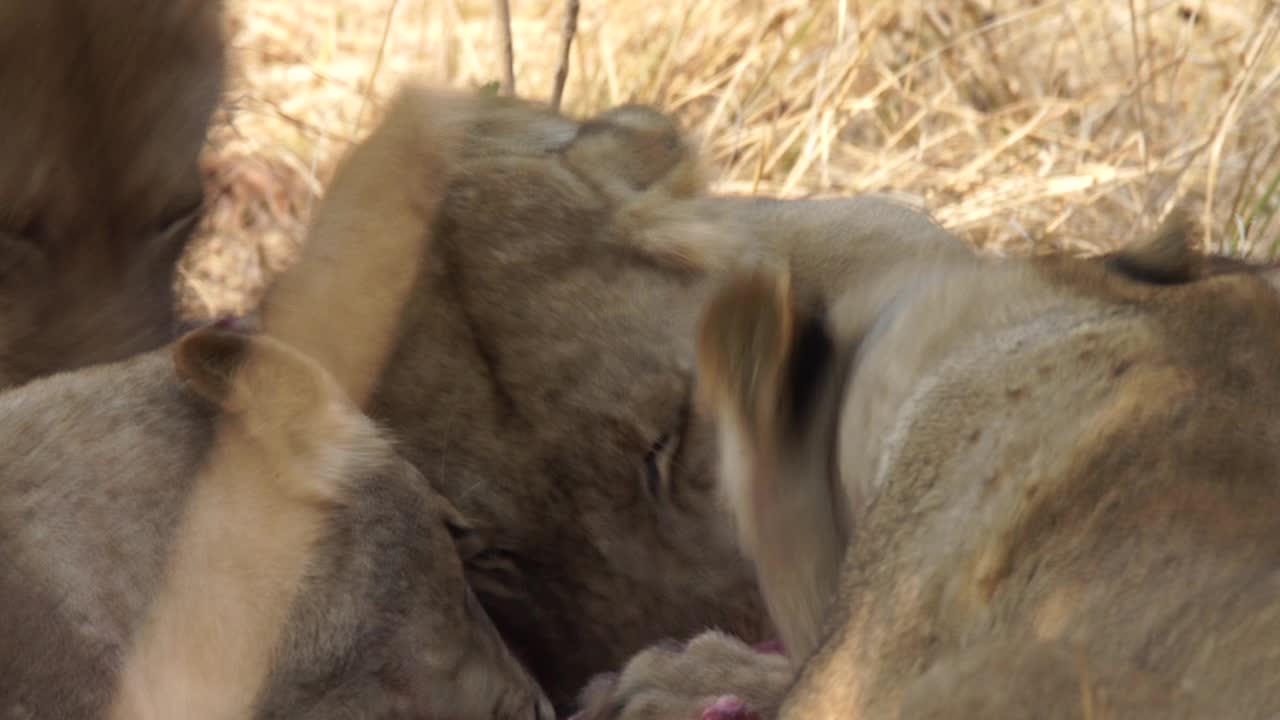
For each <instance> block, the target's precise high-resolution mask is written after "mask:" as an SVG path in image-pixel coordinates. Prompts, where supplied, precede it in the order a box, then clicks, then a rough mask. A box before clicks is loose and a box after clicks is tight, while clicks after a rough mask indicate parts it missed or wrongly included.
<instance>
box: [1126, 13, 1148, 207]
mask: <svg viewBox="0 0 1280 720" xmlns="http://www.w3.org/2000/svg"><path fill="white" fill-rule="evenodd" d="M1129 39H1130V41H1131V42H1132V43H1133V66H1134V67H1133V76H1134V77H1135V78H1138V82H1137V83H1136V84H1135V86H1134V100H1135V103H1136V107H1137V110H1138V142H1139V149H1140V150H1141V151H1142V181H1143V188H1142V193H1141V197H1142V221H1143V222H1146V221H1147V217H1146V215H1147V204H1148V198H1149V197H1150V183H1151V151H1150V148H1149V147H1148V146H1147V142H1148V141H1147V113H1146V106H1145V101H1144V100H1143V92H1142V91H1143V89H1144V86H1145V85H1146V83H1145V82H1143V80H1142V77H1143V75H1142V70H1143V65H1144V62H1143V61H1144V60H1146V56H1145V54H1144V53H1143V52H1142V45H1141V43H1139V42H1138V8H1137V7H1136V6H1135V5H1134V2H1133V0H1129Z"/></svg>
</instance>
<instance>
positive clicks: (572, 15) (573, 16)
mask: <svg viewBox="0 0 1280 720" xmlns="http://www.w3.org/2000/svg"><path fill="white" fill-rule="evenodd" d="M577 32H578V0H565V4H564V26H563V28H562V30H561V33H560V64H559V65H557V66H556V84H555V86H554V87H552V88H551V109H552V110H556V111H559V110H560V99H561V98H562V97H563V96H564V84H565V81H566V80H568V79H569V48H570V47H572V46H573V36H574V35H575V34H577Z"/></svg>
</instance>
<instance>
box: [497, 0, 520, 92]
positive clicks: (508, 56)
mask: <svg viewBox="0 0 1280 720" xmlns="http://www.w3.org/2000/svg"><path fill="white" fill-rule="evenodd" d="M493 13H494V20H495V21H496V22H497V23H498V49H499V51H500V52H501V53H502V85H501V87H500V88H499V89H500V90H501V92H502V94H503V95H508V96H513V95H515V94H516V58H515V51H513V50H512V49H511V6H510V5H509V4H508V0H493Z"/></svg>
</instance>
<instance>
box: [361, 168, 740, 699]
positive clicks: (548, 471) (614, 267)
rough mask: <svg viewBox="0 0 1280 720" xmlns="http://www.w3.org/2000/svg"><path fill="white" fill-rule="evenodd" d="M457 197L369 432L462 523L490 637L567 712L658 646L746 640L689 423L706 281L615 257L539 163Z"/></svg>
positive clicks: (701, 448)
mask: <svg viewBox="0 0 1280 720" xmlns="http://www.w3.org/2000/svg"><path fill="white" fill-rule="evenodd" d="M455 177H456V179H455V181H454V182H453V183H452V184H451V186H450V190H449V194H448V197H447V199H446V202H445V207H444V210H443V211H442V213H441V215H440V217H439V218H438V220H437V229H438V231H439V232H438V234H436V235H435V239H434V247H433V249H432V252H431V254H430V257H428V258H427V260H426V262H425V263H424V266H425V268H426V269H425V270H424V273H423V276H422V277H421V279H420V282H419V287H418V289H417V290H416V291H415V294H414V298H413V299H412V300H411V301H410V304H409V306H408V308H407V310H406V315H405V317H404V318H403V321H402V322H403V333H402V338H401V340H400V343H399V346H398V347H397V349H396V350H395V351H394V352H393V355H392V358H391V360H390V362H389V367H388V370H387V372H386V374H385V376H384V377H383V378H382V380H381V383H380V384H381V389H380V390H379V391H378V393H377V395H376V397H375V399H374V402H373V406H372V409H371V414H372V415H373V416H374V417H375V418H377V419H378V420H380V421H381V422H383V423H384V424H385V425H387V426H388V427H391V428H394V429H395V430H396V432H397V434H398V435H399V437H401V438H402V439H404V442H403V443H402V445H401V448H400V449H401V452H403V453H404V454H405V455H406V456H407V457H408V458H409V459H410V461H411V462H413V464H414V465H416V466H417V467H419V468H420V469H422V470H423V472H424V474H426V475H427V476H428V479H429V480H430V481H431V482H432V483H433V484H434V485H436V486H437V487H438V488H440V490H441V492H442V493H443V494H444V495H446V496H447V497H448V498H449V499H450V500H451V501H452V502H453V503H454V504H456V505H457V506H458V508H459V510H460V511H461V512H462V513H463V514H464V515H466V516H467V517H468V518H469V519H470V520H471V521H472V522H473V523H474V524H475V527H476V529H477V534H478V535H477V540H476V542H475V543H474V545H473V546H472V547H470V548H469V549H464V550H463V561H464V565H465V566H466V568H467V574H468V579H469V581H470V582H471V585H472V587H473V588H474V589H475V591H476V593H477V595H478V596H479V598H480V600H481V602H482V603H483V604H484V605H485V607H486V609H487V610H488V611H489V613H490V614H491V615H492V616H493V618H494V621H495V623H496V624H497V625H498V627H499V629H500V630H501V631H502V633H503V636H504V637H505V638H506V639H507V641H508V643H509V644H511V646H512V648H513V650H515V651H516V652H517V654H519V655H521V656H522V657H523V659H524V660H525V661H526V663H527V664H528V665H529V666H530V668H531V670H532V671H533V672H534V674H535V675H536V676H537V679H538V681H539V682H540V683H541V684H542V685H543V688H544V689H545V690H546V691H547V693H548V695H549V696H550V697H551V698H552V699H553V701H555V702H557V703H558V704H563V703H564V702H566V701H567V700H568V699H569V698H570V697H571V696H572V694H573V693H574V692H575V691H576V690H577V689H578V688H579V687H580V686H581V684H582V683H583V682H584V681H585V679H586V677H587V676H588V675H589V673H591V672H593V671H597V670H599V669H601V668H606V667H610V666H614V665H616V664H618V663H619V662H620V661H621V660H622V659H624V658H625V657H627V656H628V655H629V654H630V653H632V652H634V651H636V650H637V649H639V648H640V647H643V646H644V645H645V644H647V643H649V642H652V641H653V640H655V639H657V638H660V637H663V636H671V637H684V636H688V635H690V634H692V633H694V632H696V631H698V630H700V629H702V628H705V627H707V626H710V625H715V626H718V627H722V628H725V629H726V630H727V631H731V632H736V633H740V634H742V635H745V636H749V637H750V636H756V635H758V634H759V633H760V632H761V631H762V630H763V628H762V627H761V625H762V622H763V611H762V609H761V606H760V604H759V599H758V594H757V593H756V591H755V590H754V584H753V583H754V581H753V579H752V576H751V573H750V570H749V568H748V566H747V564H746V563H745V561H744V560H743V558H742V556H741V555H740V553H739V552H738V551H737V550H736V548H735V546H734V544H733V538H732V534H731V532H730V529H729V528H728V527H727V525H726V522H727V519H726V518H725V516H724V515H723V514H722V513H721V512H720V508H719V506H718V496H717V492H716V490H715V487H714V481H713V478H714V462H715V459H714V435H713V432H712V428H711V425H710V423H709V422H708V420H707V419H706V418H704V417H702V416H701V415H700V414H699V413H698V411H697V410H696V408H695V407H694V403H693V399H694V384H695V378H694V376H693V364H692V360H693V327H694V322H695V320H696V313H697V309H698V307H699V305H700V302H701V298H702V296H703V295H704V293H705V291H706V284H705V280H704V278H703V277H702V276H701V275H698V274H694V273H688V272H680V271H675V270H671V269H666V268H664V267H662V266H661V265H660V264H658V263H654V262H649V261H648V260H647V259H646V258H643V257H640V256H639V255H637V254H636V253H634V252H631V251H629V250H628V249H627V247H626V245H627V244H626V243H624V242H611V241H610V240H611V239H610V238H608V237H607V236H605V235H604V233H607V232H611V231H612V230H611V229H610V227H611V226H610V225H609V223H608V219H609V215H608V213H609V208H608V206H607V203H606V202H605V201H604V200H603V199H601V198H600V197H599V196H598V195H596V194H595V193H594V191H593V190H592V189H591V188H589V187H588V186H586V185H584V184H583V183H582V181H580V180H579V179H578V178H577V176H575V175H573V174H572V173H569V172H567V171H565V170H563V166H562V165H560V164H559V163H557V162H556V161H555V160H554V158H552V157H551V156H550V153H548V154H547V155H546V156H544V157H539V156H537V155H535V154H529V155H527V156H523V157H514V156H506V157H501V158H495V157H487V158H486V157H479V158H475V159H472V160H469V161H467V162H464V163H463V166H462V167H461V168H460V169H459V170H458V171H457V173H456V175H455ZM427 407H430V408H432V409H431V410H430V412H426V411H425V408H427Z"/></svg>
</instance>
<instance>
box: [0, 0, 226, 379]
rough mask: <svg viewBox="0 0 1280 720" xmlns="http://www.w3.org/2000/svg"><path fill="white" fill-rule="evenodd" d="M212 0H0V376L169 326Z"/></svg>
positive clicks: (213, 66) (193, 179)
mask: <svg viewBox="0 0 1280 720" xmlns="http://www.w3.org/2000/svg"><path fill="white" fill-rule="evenodd" d="M221 8H222V3H221V2H219V1H218V0H112V1H111V2H106V1H104V0H49V1H48V2H34V3H30V2H10V3H4V5H3V7H0V107H3V108H4V119H3V121H2V122H3V127H0V388H4V387H9V386H13V385H17V384H20V383H23V382H25V381H27V380H30V379H31V378H35V377H40V376H43V375H47V374H50V373H52V372H56V371H60V370H69V369H74V368H79V367H85V366H87V365H91V364H94V363H99V362H109V361H114V360H119V359H122V358H126V357H129V356H131V355H133V354H135V353H138V352H141V351H143V350H148V349H152V348H157V347H160V346H161V345H163V344H164V343H165V342H168V341H169V340H170V339H172V337H173V334H172V331H173V324H174V318H173V309H174V302H173V293H172V288H173V283H174V266H175V264H176V262H177V259H178V257H179V255H180V254H181V253H182V250H183V248H184V247H185V245H186V243H187V239H188V238H189V237H190V234H191V231H192V230H193V229H194V227H195V225H196V222H197V220H198V219H199V214H200V209H201V204H202V186H201V177H200V172H199V167H198V165H197V159H198V155H199V152H200V149H201V146H202V145H203V143H204V139H205V133H206V131H207V129H208V124H209V120H210V117H211V115H212V113H213V109H214V107H215V105H216V104H217V102H218V100H219V98H220V95H221V91H222V82H223V69H224V50H223V41H222V34H221V23H222V10H221Z"/></svg>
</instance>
